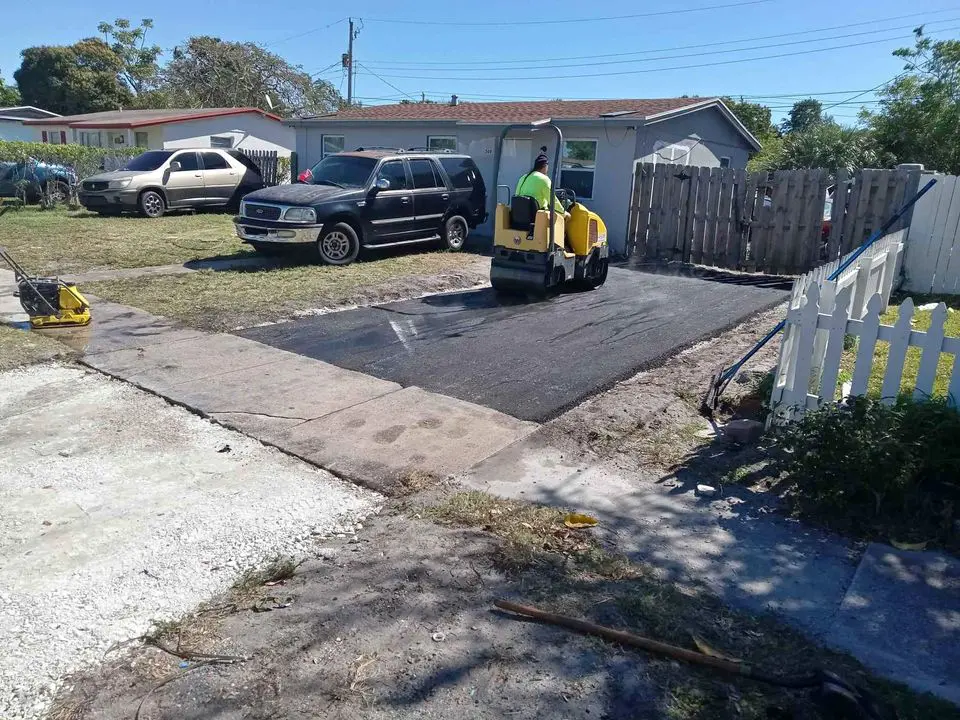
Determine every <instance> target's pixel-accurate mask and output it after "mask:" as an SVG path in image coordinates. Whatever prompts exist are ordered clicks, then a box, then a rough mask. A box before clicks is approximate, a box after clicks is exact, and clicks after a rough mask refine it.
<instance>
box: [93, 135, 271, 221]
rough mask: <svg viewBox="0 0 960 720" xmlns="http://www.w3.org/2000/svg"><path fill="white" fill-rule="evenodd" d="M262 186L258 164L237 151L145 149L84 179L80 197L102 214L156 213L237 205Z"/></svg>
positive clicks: (156, 214)
mask: <svg viewBox="0 0 960 720" xmlns="http://www.w3.org/2000/svg"><path fill="white" fill-rule="evenodd" d="M262 187H264V182H263V177H262V176H261V175H260V169H259V168H258V167H257V165H256V163H254V162H253V160H251V159H250V158H248V157H247V156H246V155H244V154H243V153H242V152H241V151H239V150H232V149H231V150H221V149H219V148H198V149H177V150H148V151H147V152H145V153H143V154H142V155H138V156H137V157H135V158H133V159H132V160H131V161H130V162H128V163H127V165H126V167H124V168H123V169H122V170H115V171H113V172H107V173H101V174H99V175H94V176H93V177H88V178H86V179H85V180H84V181H83V182H82V183H80V192H79V193H78V196H79V199H80V204H81V205H83V206H84V207H85V208H87V209H88V210H92V211H93V212H97V213H100V214H101V215H119V214H120V213H121V212H136V211H139V212H140V214H142V215H144V216H146V217H151V218H157V217H160V216H161V215H163V214H164V213H165V212H166V211H167V210H177V209H182V208H201V207H225V208H227V207H229V208H237V207H239V206H240V198H242V197H243V196H244V195H246V194H247V193H249V192H253V191H254V190H259V189H260V188H262Z"/></svg>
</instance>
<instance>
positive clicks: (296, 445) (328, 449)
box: [273, 387, 538, 493]
mask: <svg viewBox="0 0 960 720" xmlns="http://www.w3.org/2000/svg"><path fill="white" fill-rule="evenodd" d="M537 427H538V426H537V425H536V424H535V423H531V422H525V421H522V420H517V419H516V418H513V417H510V416H509V415H505V414H503V413H501V412H498V411H496V410H491V409H490V408H486V407H482V406H480V405H475V404H473V403H468V402H465V401H463V400H457V399H456V398H451V397H448V396H446V395H438V394H436V393H431V392H427V391H426V390H422V389H420V388H416V387H408V388H404V389H402V390H399V391H398V392H394V393H390V394H388V395H383V396H381V397H378V398H376V399H373V400H370V401H369V402H365V403H363V404H361V405H354V406H353V407H350V408H347V409H345V410H340V411H338V412H336V413H333V414H331V415H327V416H325V417H322V418H319V419H318V420H312V421H310V422H308V423H303V424H301V425H297V426H296V427H293V428H290V429H288V430H285V431H284V432H282V433H281V434H280V435H279V436H278V437H277V438H275V440H274V441H273V442H274V443H275V444H276V445H277V446H278V447H282V448H285V449H289V450H290V452H292V453H294V454H296V455H298V456H300V457H303V458H306V459H308V460H310V461H311V462H314V463H316V464H318V465H320V466H321V467H323V468H326V469H329V470H331V471H332V472H334V473H336V474H338V475H341V476H343V477H346V478H349V479H351V480H355V481H357V482H359V483H362V484H364V485H366V486H368V487H373V488H375V489H380V490H382V491H384V492H388V493H389V492H396V491H397V489H398V488H397V483H398V482H400V481H401V479H402V478H403V476H404V474H406V473H408V472H410V471H412V470H419V471H423V472H428V473H431V474H434V475H437V476H445V475H447V474H450V473H458V472H463V471H464V470H466V469H468V468H470V467H471V466H473V465H474V464H476V463H478V462H480V461H481V460H483V459H484V458H486V457H489V456H490V455H491V454H493V453H495V452H497V451H498V450H500V449H502V448H504V447H506V446H507V445H510V444H511V443H513V442H515V441H517V440H519V439H521V438H523V437H525V436H526V435H528V434H529V433H531V432H533V431H534V430H535V429H536V428H537Z"/></svg>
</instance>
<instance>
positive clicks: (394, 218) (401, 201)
mask: <svg viewBox="0 0 960 720" xmlns="http://www.w3.org/2000/svg"><path fill="white" fill-rule="evenodd" d="M379 180H386V181H387V182H389V183H390V186H389V187H388V188H387V189H386V190H376V189H375V190H373V191H371V192H370V193H369V195H368V196H367V200H366V204H365V205H364V213H365V216H366V218H367V221H368V227H369V228H370V231H371V233H370V237H369V238H368V242H369V244H371V245H380V244H384V243H393V242H402V241H403V240H409V239H410V238H412V237H414V236H415V235H416V229H415V228H414V219H413V193H412V192H411V189H412V184H413V183H412V182H411V181H410V177H409V174H408V172H407V168H406V163H405V162H404V161H403V160H387V161H386V162H384V163H383V164H382V165H380V169H379V170H378V171H377V175H376V178H375V179H374V188H376V184H377V182H378V181H379Z"/></svg>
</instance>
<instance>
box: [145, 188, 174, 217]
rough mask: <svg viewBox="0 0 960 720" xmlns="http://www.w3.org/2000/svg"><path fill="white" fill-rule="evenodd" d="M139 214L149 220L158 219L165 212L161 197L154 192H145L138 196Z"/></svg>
mask: <svg viewBox="0 0 960 720" xmlns="http://www.w3.org/2000/svg"><path fill="white" fill-rule="evenodd" d="M138 204H139V205H140V212H141V213H142V214H143V215H145V216H146V217H149V218H158V217H160V216H161V215H163V212H164V210H166V209H167V208H166V203H164V202H163V196H162V195H161V194H160V193H158V192H157V191H156V190H147V191H146V192H144V193H142V194H141V195H140V200H139V201H138Z"/></svg>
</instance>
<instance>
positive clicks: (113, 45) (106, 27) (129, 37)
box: [97, 18, 162, 96]
mask: <svg viewBox="0 0 960 720" xmlns="http://www.w3.org/2000/svg"><path fill="white" fill-rule="evenodd" d="M151 28H153V20H151V19H149V18H145V19H143V20H141V21H140V24H139V25H138V26H136V27H131V26H130V21H129V20H126V19H124V18H117V19H116V20H114V21H113V24H112V25H111V24H110V23H108V22H102V23H100V24H99V25H98V26H97V30H99V31H100V32H101V33H102V34H103V40H104V42H105V43H106V44H107V45H109V46H110V49H111V50H113V52H114V54H116V56H117V57H118V58H120V62H121V68H120V77H121V79H122V80H123V82H124V83H126V85H127V87H128V88H130V90H131V91H132V92H134V93H136V94H137V95H138V96H139V95H141V94H143V93H144V92H146V91H147V90H150V89H151V88H153V87H154V86H155V85H156V83H157V79H158V76H159V74H160V67H159V65H158V64H157V58H159V57H160V53H161V52H162V49H161V48H160V46H159V45H147V31H148V30H150V29H151Z"/></svg>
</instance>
